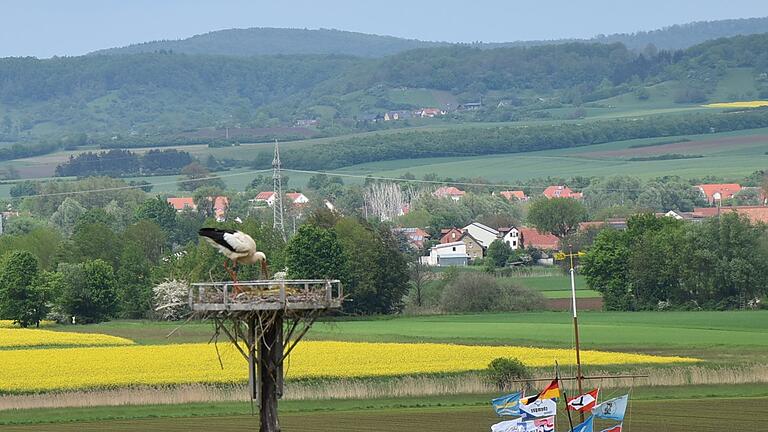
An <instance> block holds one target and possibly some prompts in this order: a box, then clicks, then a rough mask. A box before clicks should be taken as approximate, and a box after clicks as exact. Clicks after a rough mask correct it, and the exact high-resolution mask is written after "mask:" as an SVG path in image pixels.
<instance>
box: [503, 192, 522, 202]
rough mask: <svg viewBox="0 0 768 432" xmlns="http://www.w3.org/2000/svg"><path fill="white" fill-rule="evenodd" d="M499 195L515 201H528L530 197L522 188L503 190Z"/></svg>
mask: <svg viewBox="0 0 768 432" xmlns="http://www.w3.org/2000/svg"><path fill="white" fill-rule="evenodd" d="M499 195H501V196H503V197H504V198H506V199H508V200H510V201H514V200H518V201H528V197H527V196H526V195H525V192H523V191H521V190H513V191H501V192H499Z"/></svg>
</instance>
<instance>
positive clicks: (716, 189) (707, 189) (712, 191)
mask: <svg viewBox="0 0 768 432" xmlns="http://www.w3.org/2000/svg"><path fill="white" fill-rule="evenodd" d="M696 188H697V189H698V190H699V191H700V192H701V194H702V195H704V198H705V199H706V200H707V203H708V204H710V205H720V204H722V202H723V200H728V199H732V198H733V196H734V195H736V194H737V193H738V192H739V191H740V190H741V185H740V184H738V183H722V184H720V183H712V184H700V185H698V186H696Z"/></svg>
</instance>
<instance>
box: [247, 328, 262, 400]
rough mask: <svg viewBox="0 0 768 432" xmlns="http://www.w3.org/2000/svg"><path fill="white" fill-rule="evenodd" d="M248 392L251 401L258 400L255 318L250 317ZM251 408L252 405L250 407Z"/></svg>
mask: <svg viewBox="0 0 768 432" xmlns="http://www.w3.org/2000/svg"><path fill="white" fill-rule="evenodd" d="M247 342H248V390H249V393H250V396H251V401H253V400H255V399H258V398H259V384H260V383H259V373H258V371H257V370H256V363H257V362H258V359H257V358H256V345H257V344H258V342H257V340H256V317H255V316H253V315H251V316H250V317H249V318H248V341H247ZM251 407H253V405H251Z"/></svg>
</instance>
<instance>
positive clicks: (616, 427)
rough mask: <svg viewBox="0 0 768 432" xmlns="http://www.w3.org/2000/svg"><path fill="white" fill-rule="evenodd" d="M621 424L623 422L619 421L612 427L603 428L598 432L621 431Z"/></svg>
mask: <svg viewBox="0 0 768 432" xmlns="http://www.w3.org/2000/svg"><path fill="white" fill-rule="evenodd" d="M623 424H624V423H619V424H617V425H616V426H614V427H612V428H608V429H603V430H601V431H600V432H621V426H622V425H623Z"/></svg>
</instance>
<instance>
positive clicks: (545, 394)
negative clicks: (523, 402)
mask: <svg viewBox="0 0 768 432" xmlns="http://www.w3.org/2000/svg"><path fill="white" fill-rule="evenodd" d="M559 397H560V385H559V384H558V381H557V380H556V379H554V380H552V382H551V383H549V385H548V386H547V388H545V389H544V390H542V391H541V393H539V394H537V395H536V396H532V397H530V398H528V403H531V402H533V401H535V400H536V399H557V398H559Z"/></svg>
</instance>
